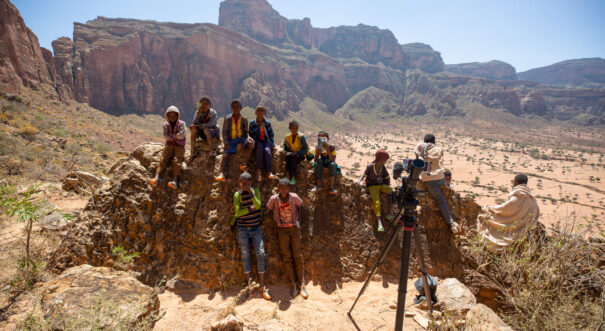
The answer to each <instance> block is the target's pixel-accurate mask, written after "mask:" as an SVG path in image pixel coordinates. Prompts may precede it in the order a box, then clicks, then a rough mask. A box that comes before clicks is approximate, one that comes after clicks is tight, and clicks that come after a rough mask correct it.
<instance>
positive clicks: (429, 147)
mask: <svg viewBox="0 0 605 331" xmlns="http://www.w3.org/2000/svg"><path fill="white" fill-rule="evenodd" d="M414 153H415V154H416V156H417V157H419V158H421V159H423V160H424V161H426V162H430V163H429V167H428V169H427V170H426V171H423V172H422V173H421V174H420V180H421V181H422V182H423V183H424V185H425V186H426V189H427V191H428V192H429V195H430V196H431V197H433V199H435V201H436V202H437V206H438V207H439V210H440V211H441V215H442V216H443V220H444V221H445V223H446V224H447V226H448V227H449V228H450V230H451V231H452V233H458V231H459V228H458V223H456V222H454V219H453V218H452V215H451V213H450V208H449V206H448V205H447V200H445V196H444V195H443V192H442V191H441V185H445V176H444V175H443V169H441V166H440V163H441V159H442V157H443V150H442V149H441V147H438V146H436V143H435V136H434V135H433V134H430V133H429V134H427V135H425V136H424V142H422V143H419V144H418V145H417V146H416V148H415V149H414Z"/></svg>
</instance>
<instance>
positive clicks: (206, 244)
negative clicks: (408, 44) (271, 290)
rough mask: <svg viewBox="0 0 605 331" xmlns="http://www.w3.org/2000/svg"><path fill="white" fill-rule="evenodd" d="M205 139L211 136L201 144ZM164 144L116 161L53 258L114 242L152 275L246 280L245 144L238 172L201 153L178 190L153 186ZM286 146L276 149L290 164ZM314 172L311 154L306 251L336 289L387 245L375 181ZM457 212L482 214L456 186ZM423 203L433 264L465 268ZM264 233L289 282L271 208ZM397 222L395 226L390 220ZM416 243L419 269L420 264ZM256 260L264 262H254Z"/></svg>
mask: <svg viewBox="0 0 605 331" xmlns="http://www.w3.org/2000/svg"><path fill="white" fill-rule="evenodd" d="M200 148H203V146H200ZM161 150H162V146H161V145H157V144H156V145H144V146H140V147H139V148H137V149H136V150H135V151H134V152H133V153H132V155H131V156H130V157H129V158H127V159H124V160H122V161H121V162H120V163H119V164H118V165H116V167H115V168H114V177H113V179H112V180H111V181H110V182H107V183H105V184H103V186H102V187H101V188H99V190H98V191H97V193H96V194H95V197H94V198H93V199H91V200H90V202H89V203H88V205H87V206H86V209H85V211H84V212H83V214H82V215H81V216H80V217H79V219H78V220H77V221H76V222H74V223H73V224H72V225H70V229H69V230H68V231H67V235H66V236H65V238H64V240H63V242H62V244H61V246H60V247H59V248H58V249H57V251H56V252H55V254H54V257H53V261H52V263H51V264H52V267H53V268H54V269H55V270H63V269H65V268H68V267H70V266H73V265H78V264H82V263H90V264H92V265H109V264H110V263H111V262H110V261H111V248H112V246H116V245H121V246H123V247H125V248H126V249H127V250H135V251H138V252H141V257H140V258H138V259H136V260H135V264H134V267H133V268H134V270H135V271H138V272H141V273H142V276H141V279H143V280H144V281H145V282H147V283H152V282H153V281H155V280H157V279H161V278H162V277H163V276H168V277H174V276H178V278H179V279H181V280H185V281H191V282H195V283H198V284H201V285H203V286H205V287H208V288H212V289H219V288H222V286H225V284H240V283H241V281H243V271H242V267H241V260H240V256H239V249H238V247H237V243H236V241H235V238H234V235H233V234H232V233H231V232H230V230H229V221H230V220H231V217H232V215H233V207H232V196H233V193H234V192H235V190H236V189H237V185H238V184H237V176H238V174H239V170H238V169H237V166H238V160H239V159H241V156H240V155H239V154H237V155H236V156H235V158H234V159H233V161H234V162H231V163H230V170H229V175H230V176H229V178H230V179H229V180H228V181H227V182H226V183H216V182H214V181H213V179H212V175H213V171H215V170H216V168H217V167H218V163H220V157H218V158H217V159H216V160H207V159H205V158H201V157H200V158H197V159H196V160H195V161H194V162H193V164H192V165H190V166H188V168H187V169H186V170H185V171H184V173H183V179H184V183H183V185H182V187H181V189H179V190H178V191H172V190H170V189H168V188H165V187H161V186H160V187H158V188H156V189H153V188H152V187H151V186H150V185H149V184H148V182H147V180H148V178H149V176H150V175H151V174H152V173H153V172H154V171H155V168H156V167H157V166H158V162H159V158H160V154H161ZM282 167H283V155H278V156H276V157H275V158H274V168H275V169H278V170H277V171H278V172H281V171H282V170H283V169H282ZM313 178H314V176H313V173H312V171H311V169H310V165H309V164H307V163H306V162H305V163H303V167H302V169H301V172H300V176H299V181H298V183H297V185H296V187H295V188H294V192H296V193H298V194H299V196H301V198H302V199H303V201H304V207H303V212H302V220H301V226H302V233H303V256H304V259H305V266H306V270H305V272H306V275H307V276H306V278H307V279H306V280H307V281H313V282H316V283H319V284H321V285H322V286H323V287H324V288H325V290H326V291H331V290H333V289H334V285H335V284H339V283H340V282H342V281H346V280H349V279H355V280H362V279H363V278H364V276H366V275H367V273H368V272H369V270H370V268H371V267H372V265H373V263H374V262H375V261H376V258H377V256H378V254H379V252H380V249H381V244H380V242H379V237H380V234H379V233H376V232H375V230H374V229H375V228H376V224H375V220H374V217H373V216H372V212H371V210H370V198H369V196H368V194H367V193H366V192H365V190H364V189H363V188H361V187H359V186H358V185H356V184H354V183H353V182H352V181H351V180H350V179H347V178H339V179H338V183H337V186H338V188H339V191H340V194H339V195H338V197H333V196H330V195H329V194H327V192H321V193H319V194H317V195H315V194H312V193H310V189H311V188H312V187H313V181H312V179H313ZM276 182H277V180H273V181H265V182H263V183H261V185H260V189H261V194H262V201H263V203H264V204H266V202H267V201H268V198H269V197H270V195H272V194H274V193H276ZM446 196H447V199H448V202H449V203H450V206H451V209H452V211H453V214H454V216H455V217H456V218H457V219H459V220H461V222H462V223H464V224H471V222H472V221H474V219H475V217H476V215H477V213H478V211H479V206H477V205H476V204H475V203H474V202H473V201H472V200H469V199H462V198H460V196H458V195H457V194H455V193H453V192H452V191H449V190H447V192H446ZM421 203H422V205H423V207H422V208H421V210H420V213H419V220H420V224H422V227H421V228H420V230H419V231H420V232H421V234H422V241H423V243H424V245H425V252H426V254H427V257H426V260H427V264H428V269H429V272H430V273H431V274H433V275H437V276H440V277H458V278H459V279H461V280H462V279H463V278H464V272H465V271H464V267H463V264H462V263H461V262H462V255H461V252H460V251H459V250H458V248H457V247H456V243H455V239H454V237H453V236H452V235H451V234H450V232H449V230H447V229H446V227H445V224H444V222H443V220H442V219H441V216H440V214H439V211H438V208H437V207H436V205H435V202H434V201H432V199H431V198H427V197H422V198H421ZM262 226H263V237H264V240H265V249H266V253H267V274H268V276H267V277H268V278H269V281H270V282H272V283H279V282H282V281H283V279H282V277H283V272H280V268H281V262H280V257H279V250H278V246H277V239H276V228H275V224H274V221H273V219H272V214H270V213H268V212H266V213H265V218H264V223H263V225H262ZM387 227H388V226H387ZM399 247H400V244H399V243H396V244H395V246H394V248H393V249H392V251H391V253H390V254H389V257H388V258H387V260H386V262H385V264H384V266H383V267H381V269H380V273H381V274H383V275H384V276H385V277H387V278H392V277H397V275H398V270H399V254H400V248H399ZM414 254H415V253H414V251H413V252H412V266H411V267H410V273H411V274H415V273H416V270H417V269H416V267H417V264H416V260H415V258H414V256H415V255H414ZM253 265H255V263H253Z"/></svg>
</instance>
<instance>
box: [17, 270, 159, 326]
mask: <svg viewBox="0 0 605 331" xmlns="http://www.w3.org/2000/svg"><path fill="white" fill-rule="evenodd" d="M36 292H38V293H40V296H39V297H40V299H39V300H40V301H39V304H38V302H32V303H31V304H30V305H29V306H28V307H27V308H28V309H32V310H31V311H30V312H29V314H32V316H38V315H41V316H40V317H41V318H43V319H44V320H45V321H47V322H48V323H49V324H50V325H49V328H50V329H64V328H67V327H66V326H70V327H71V328H73V329H83V328H92V329H107V330H117V329H120V330H125V329H130V328H132V327H135V326H136V325H137V324H138V323H140V322H141V320H142V319H143V318H145V317H147V316H150V315H151V314H154V313H157V311H158V309H159V300H158V293H157V292H156V291H155V290H154V289H153V288H152V287H150V286H147V285H144V284H142V283H141V282H139V281H138V280H137V279H136V277H135V275H134V274H133V273H131V272H124V271H117V270H113V269H111V268H105V267H92V266H90V265H86V264H84V265H80V266H77V267H73V268H70V269H67V270H65V271H64V272H63V273H61V275H59V276H58V277H57V278H55V279H53V280H51V281H49V282H47V283H44V284H43V285H42V288H40V289H37V290H36ZM34 300H35V299H32V301H34ZM38 310H39V311H38Z"/></svg>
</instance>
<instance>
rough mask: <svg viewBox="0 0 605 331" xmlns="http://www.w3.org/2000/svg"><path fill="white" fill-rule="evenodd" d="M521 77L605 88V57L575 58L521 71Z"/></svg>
mask: <svg viewBox="0 0 605 331" xmlns="http://www.w3.org/2000/svg"><path fill="white" fill-rule="evenodd" d="M517 76H518V77H519V79H525V80H531V81H534V82H538V83H542V84H549V85H559V86H576V87H588V88H601V89H603V88H605V59H602V58H588V59H574V60H567V61H562V62H558V63H555V64H551V65H549V66H546V67H541V68H536V69H531V70H527V71H524V72H520V73H518V74H517Z"/></svg>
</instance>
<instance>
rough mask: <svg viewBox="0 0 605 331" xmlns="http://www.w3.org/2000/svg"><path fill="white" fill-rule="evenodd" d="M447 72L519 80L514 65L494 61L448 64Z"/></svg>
mask: <svg viewBox="0 0 605 331" xmlns="http://www.w3.org/2000/svg"><path fill="white" fill-rule="evenodd" d="M445 70H446V71H449V72H451V73H455V74H460V75H466V76H473V77H481V78H487V79H495V80H515V79H517V71H516V70H515V67H513V66H512V65H510V64H508V63H506V62H502V61H498V60H492V61H488V62H483V63H479V62H471V63H460V64H448V65H446V66H445Z"/></svg>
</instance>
